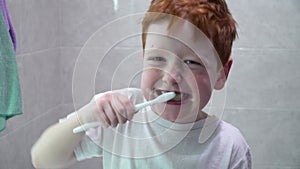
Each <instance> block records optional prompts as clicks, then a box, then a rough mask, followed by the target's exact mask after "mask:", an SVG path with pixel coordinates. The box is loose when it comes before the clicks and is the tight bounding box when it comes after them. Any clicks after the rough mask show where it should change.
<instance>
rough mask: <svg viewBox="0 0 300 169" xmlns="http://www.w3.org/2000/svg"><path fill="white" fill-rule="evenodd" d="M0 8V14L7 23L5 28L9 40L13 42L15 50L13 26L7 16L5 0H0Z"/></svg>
mask: <svg viewBox="0 0 300 169" xmlns="http://www.w3.org/2000/svg"><path fill="white" fill-rule="evenodd" d="M0 8H1V11H2V15H3V17H4V20H5V23H6V25H7V30H8V32H9V34H10V37H11V41H12V42H13V44H14V50H15V51H16V48H17V43H16V36H15V32H14V28H13V26H12V23H11V21H10V18H9V14H8V10H7V7H6V1H5V0H0Z"/></svg>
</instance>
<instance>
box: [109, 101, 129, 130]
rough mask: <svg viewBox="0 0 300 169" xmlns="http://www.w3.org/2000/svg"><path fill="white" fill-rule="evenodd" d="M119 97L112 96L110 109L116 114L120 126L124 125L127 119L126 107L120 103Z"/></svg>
mask: <svg viewBox="0 0 300 169" xmlns="http://www.w3.org/2000/svg"><path fill="white" fill-rule="evenodd" d="M119 97H122V96H114V97H113V99H112V107H113V109H114V110H115V112H116V116H117V119H118V122H119V123H120V124H124V123H125V122H126V121H127V117H126V107H125V106H124V104H123V103H122V101H121V100H120V98H119Z"/></svg>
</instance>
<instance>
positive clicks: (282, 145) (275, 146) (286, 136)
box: [223, 109, 300, 168]
mask: <svg viewBox="0 0 300 169" xmlns="http://www.w3.org/2000/svg"><path fill="white" fill-rule="evenodd" d="M223 119H224V120H225V121H227V122H230V123H231V124H233V125H235V126H236V127H237V128H239V129H240V130H241V132H242V133H243V135H244V136H245V138H246V140H247V142H248V143H249V145H250V148H251V151H252V156H253V164H254V166H259V165H260V166H273V167H274V168H276V167H275V166H277V168H280V167H279V166H281V167H284V166H286V167H295V166H297V167H300V161H299V156H300V130H299V128H300V124H299V122H298V121H299V119H300V109H297V110H287V111H282V110H276V109H272V110H270V109H269V110H266V109H226V110H225V113H224V116H223ZM253 168H256V167H253Z"/></svg>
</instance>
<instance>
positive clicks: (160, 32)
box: [32, 0, 251, 169]
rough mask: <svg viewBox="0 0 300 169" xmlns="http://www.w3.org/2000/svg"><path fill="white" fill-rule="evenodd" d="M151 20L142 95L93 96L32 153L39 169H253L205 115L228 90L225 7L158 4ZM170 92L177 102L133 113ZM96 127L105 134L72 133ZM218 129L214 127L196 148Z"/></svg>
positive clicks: (226, 130)
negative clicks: (79, 165)
mask: <svg viewBox="0 0 300 169" xmlns="http://www.w3.org/2000/svg"><path fill="white" fill-rule="evenodd" d="M148 12H149V13H147V14H146V16H145V18H144V20H143V35H142V41H143V49H144V51H143V60H144V63H143V64H144V69H143V73H142V80H141V89H122V90H118V91H110V92H106V93H102V94H99V95H96V96H95V97H94V98H93V100H92V101H91V102H90V103H89V104H87V105H86V106H84V107H83V108H81V109H80V110H79V111H77V112H76V113H73V114H71V115H69V116H68V117H67V118H66V119H65V120H64V121H62V122H60V123H57V124H55V125H53V126H51V127H49V128H48V129H47V130H46V131H45V132H44V133H43V135H42V136H41V138H40V139H39V140H38V141H37V143H36V144H35V145H34V146H33V148H32V161H33V164H34V166H35V167H36V168H61V167H66V166H68V165H70V164H72V163H74V162H75V161H76V160H77V161H80V160H83V159H88V158H92V157H102V158H103V168H104V169H107V168H113V169H115V168H118V169H119V168H130V169H134V168H141V169H147V168H155V169H156V168H163V169H171V168H180V169H182V168H188V169H189V168H200V169H227V168H230V169H249V168H251V156H250V150H249V146H248V145H247V143H246V142H245V140H244V138H243V136H242V135H241V134H240V132H239V131H238V130H237V129H236V128H235V127H233V126H231V125H230V124H228V123H226V122H224V121H220V120H218V119H217V118H216V117H214V116H210V115H208V114H207V113H205V112H204V111H203V108H204V107H205V106H206V105H207V103H208V101H209V99H210V97H211V94H212V91H213V90H214V89H217V90H218V89H222V88H223V86H224V84H225V82H226V79H227V75H228V73H229V70H230V66H231V63H232V62H231V60H230V59H229V56H230V53H231V47H232V42H233V40H234V39H235V36H236V29H235V21H234V20H233V18H232V17H231V14H230V12H229V10H228V9H227V5H226V3H225V2H224V1H223V0H215V1H207V0H153V1H152V2H151V5H150V8H149V10H148ZM151 12H155V13H151ZM199 29H200V30H201V31H199ZM202 32H203V33H202ZM165 92H175V93H176V96H175V98H173V99H172V100H170V101H167V102H165V103H159V104H155V105H152V106H151V107H148V108H145V109H143V110H141V111H138V112H137V111H136V110H135V109H134V104H137V103H141V102H143V101H145V100H152V99H154V98H156V97H157V96H159V95H161V94H163V93H165ZM95 121H97V122H100V124H101V126H100V127H97V128H92V129H89V130H87V131H86V132H82V133H78V134H73V133H72V130H73V129H74V128H76V127H78V126H79V125H81V124H82V123H89V122H95ZM206 121H207V122H206ZM213 122H217V123H216V124H217V127H216V128H214V129H211V128H210V130H213V131H212V134H211V135H209V138H208V139H206V140H205V141H204V142H201V141H200V142H199V135H200V134H201V132H205V131H206V130H207V128H206V127H207V126H208V128H209V126H211V125H213V124H215V123H213ZM206 123H207V124H206Z"/></svg>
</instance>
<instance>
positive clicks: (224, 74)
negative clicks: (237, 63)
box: [214, 58, 233, 90]
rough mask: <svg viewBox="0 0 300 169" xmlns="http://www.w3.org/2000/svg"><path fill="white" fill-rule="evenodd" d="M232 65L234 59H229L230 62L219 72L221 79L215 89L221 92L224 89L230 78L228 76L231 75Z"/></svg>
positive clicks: (219, 78)
mask: <svg viewBox="0 0 300 169" xmlns="http://www.w3.org/2000/svg"><path fill="white" fill-rule="evenodd" d="M232 63H233V60H232V58H229V60H228V62H227V63H226V64H225V65H224V67H223V68H222V70H221V71H220V72H219V77H218V80H217V82H216V84H215V86H214V89H216V90H220V89H222V88H223V87H224V85H225V83H226V80H227V78H228V74H229V71H230V68H231V65H232Z"/></svg>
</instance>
